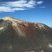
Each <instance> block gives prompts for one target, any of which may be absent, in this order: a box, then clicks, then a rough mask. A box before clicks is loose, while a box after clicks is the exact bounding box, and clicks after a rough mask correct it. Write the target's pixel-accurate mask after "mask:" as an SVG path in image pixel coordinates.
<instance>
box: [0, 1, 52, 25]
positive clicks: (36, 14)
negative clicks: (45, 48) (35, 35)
mask: <svg viewBox="0 0 52 52" xmlns="http://www.w3.org/2000/svg"><path fill="white" fill-rule="evenodd" d="M51 5H52V0H0V18H3V17H5V16H11V17H14V18H17V19H21V20H24V21H30V22H40V23H44V24H46V25H48V26H52V6H51Z"/></svg>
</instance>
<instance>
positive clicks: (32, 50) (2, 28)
mask: <svg viewBox="0 0 52 52" xmlns="http://www.w3.org/2000/svg"><path fill="white" fill-rule="evenodd" d="M0 52H52V28H50V27H49V26H47V25H45V24H42V23H32V22H26V21H23V20H19V19H15V18H12V17H5V18H2V19H0Z"/></svg>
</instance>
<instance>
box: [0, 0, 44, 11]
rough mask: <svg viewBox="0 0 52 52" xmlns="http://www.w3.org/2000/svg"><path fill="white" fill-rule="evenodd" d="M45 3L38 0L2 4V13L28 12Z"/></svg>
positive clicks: (0, 4) (0, 8)
mask: <svg viewBox="0 0 52 52" xmlns="http://www.w3.org/2000/svg"><path fill="white" fill-rule="evenodd" d="M42 3H43V1H36V0H29V1H27V0H18V1H9V2H0V12H14V11H18V10H28V9H31V8H35V7H36V6H37V5H41V4H42Z"/></svg>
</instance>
